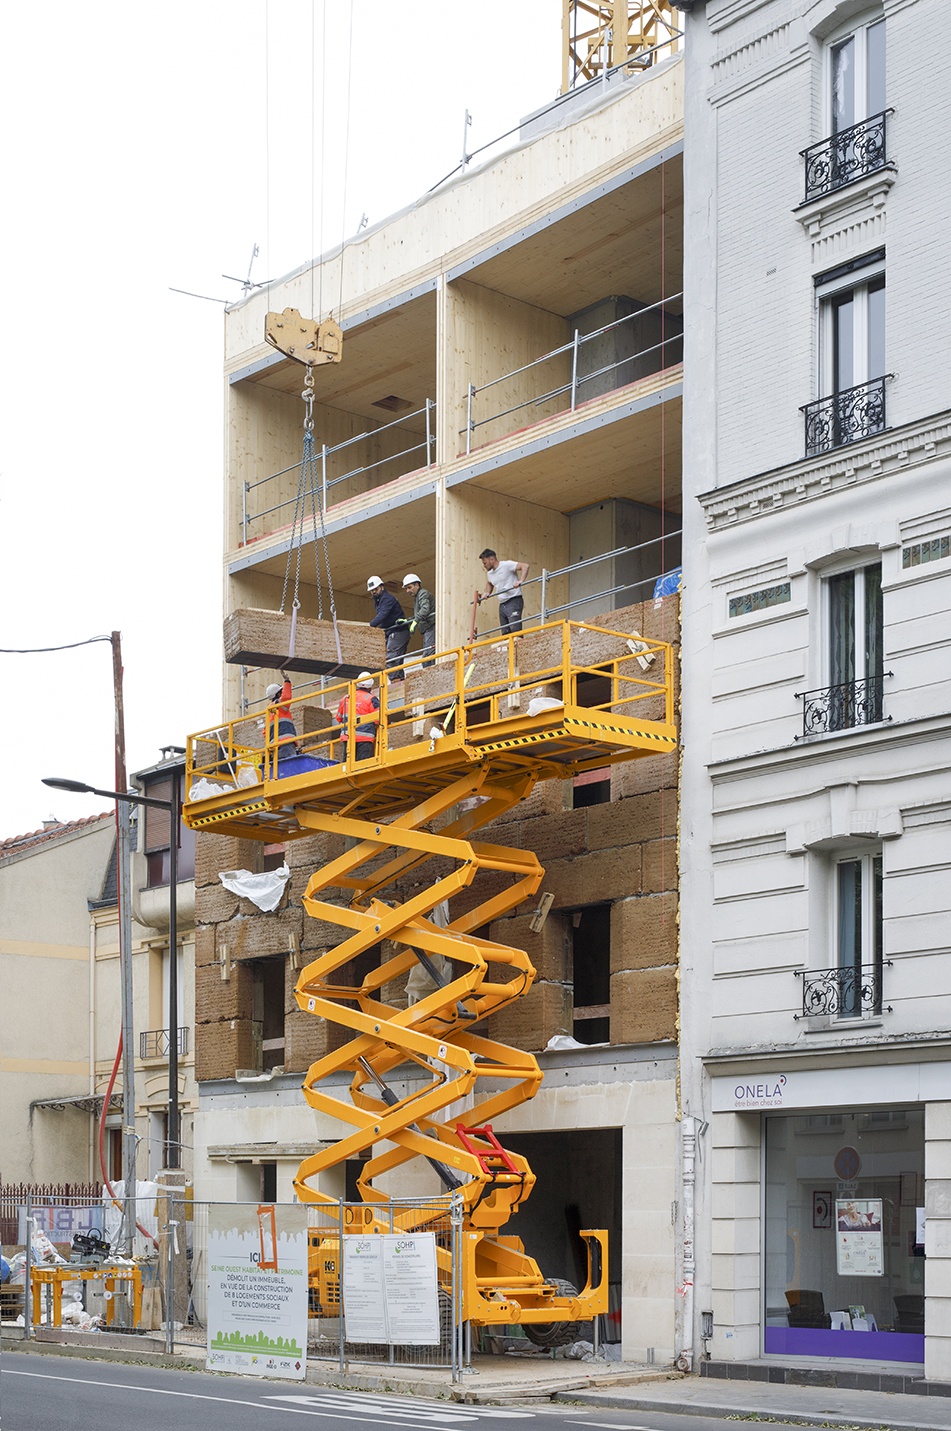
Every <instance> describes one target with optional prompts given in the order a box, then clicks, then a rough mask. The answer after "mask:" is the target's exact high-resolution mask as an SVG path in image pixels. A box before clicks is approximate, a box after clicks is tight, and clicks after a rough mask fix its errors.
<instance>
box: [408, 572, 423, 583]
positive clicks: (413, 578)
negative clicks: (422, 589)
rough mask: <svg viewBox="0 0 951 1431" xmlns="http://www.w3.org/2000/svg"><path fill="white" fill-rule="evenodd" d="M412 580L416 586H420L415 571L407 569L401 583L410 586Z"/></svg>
mask: <svg viewBox="0 0 951 1431" xmlns="http://www.w3.org/2000/svg"><path fill="white" fill-rule="evenodd" d="M414 582H415V583H416V585H417V586H422V582H421V581H420V579H419V577H418V576H417V575H416V573H415V571H408V572H407V573H406V575H405V576H404V577H403V585H404V586H412V585H413V583H414Z"/></svg>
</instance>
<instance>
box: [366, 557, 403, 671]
mask: <svg viewBox="0 0 951 1431" xmlns="http://www.w3.org/2000/svg"><path fill="white" fill-rule="evenodd" d="M367 591H368V592H369V593H370V595H371V596H372V597H373V604H374V606H375V607H376V612H375V614H374V616H373V619H372V621H371V622H370V625H371V626H377V627H379V628H380V629H381V630H382V632H383V634H384V636H385V637H386V667H387V670H392V671H393V674H392V676H391V677H390V680H391V681H402V679H403V656H404V654H405V652H406V648H407V646H408V645H409V638H410V629H409V623H408V621H407V620H406V613H405V612H404V610H403V608H402V606H400V604H399V602H398V601H397V599H396V597H395V596H393V595H392V593H391V592H389V591H387V589H386V587H385V586H384V585H383V582H382V581H381V580H380V578H379V577H378V576H371V577H368V578H367Z"/></svg>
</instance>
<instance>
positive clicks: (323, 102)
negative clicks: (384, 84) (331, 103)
mask: <svg viewBox="0 0 951 1431" xmlns="http://www.w3.org/2000/svg"><path fill="white" fill-rule="evenodd" d="M320 45H321V50H322V54H321V57H320V63H321V74H320V252H321V253H323V251H324V189H325V187H326V185H325V183H324V179H325V176H326V155H327V6H326V4H324V5H323V6H322V7H321V33H320ZM311 247H313V245H311ZM315 258H316V254H312V255H311V261H313V260H314V259H315ZM323 312H324V266H323V264H321V265H320V270H319V273H318V275H317V316H318V317H323Z"/></svg>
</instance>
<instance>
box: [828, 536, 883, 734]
mask: <svg viewBox="0 0 951 1431" xmlns="http://www.w3.org/2000/svg"><path fill="white" fill-rule="evenodd" d="M825 588H826V611H827V613H828V674H829V685H830V687H831V688H832V689H833V690H836V691H838V692H840V697H839V699H838V700H837V701H836V702H835V710H834V711H833V712H832V717H833V721H834V724H833V725H832V726H831V728H832V729H834V730H845V729H848V728H849V727H850V726H855V725H870V724H871V723H873V722H874V721H879V720H881V718H882V683H883V678H884V659H883V654H882V640H883V634H884V631H883V628H884V607H883V602H882V564H881V562H880V561H876V562H869V563H867V564H866V565H865V566H859V567H853V568H852V569H851V570H849V571H839V572H835V573H834V574H833V575H832V576H829V577H827V579H826V583H825Z"/></svg>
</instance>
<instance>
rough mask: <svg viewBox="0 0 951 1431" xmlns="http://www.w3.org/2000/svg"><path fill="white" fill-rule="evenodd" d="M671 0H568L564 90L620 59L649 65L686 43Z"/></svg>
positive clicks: (565, 8)
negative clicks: (682, 39)
mask: <svg viewBox="0 0 951 1431" xmlns="http://www.w3.org/2000/svg"><path fill="white" fill-rule="evenodd" d="M681 24H682V17H681V16H680V15H678V13H677V10H676V8H675V6H673V5H672V4H671V3H670V0H562V20H561V40H562V43H561V92H562V94H567V93H568V91H569V90H570V89H573V88H574V87H575V85H579V84H584V83H585V81H587V80H592V79H597V78H598V77H599V76H601V75H604V74H605V73H606V72H607V71H608V70H612V69H615V68H616V67H617V66H619V65H629V66H630V68H631V70H632V71H633V70H637V69H647V68H648V67H649V66H650V65H652V64H657V63H658V62H659V61H660V60H664V59H667V58H668V56H669V55H672V54H675V53H676V52H677V50H678V49H679V48H680V39H681V34H682V30H681Z"/></svg>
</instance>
